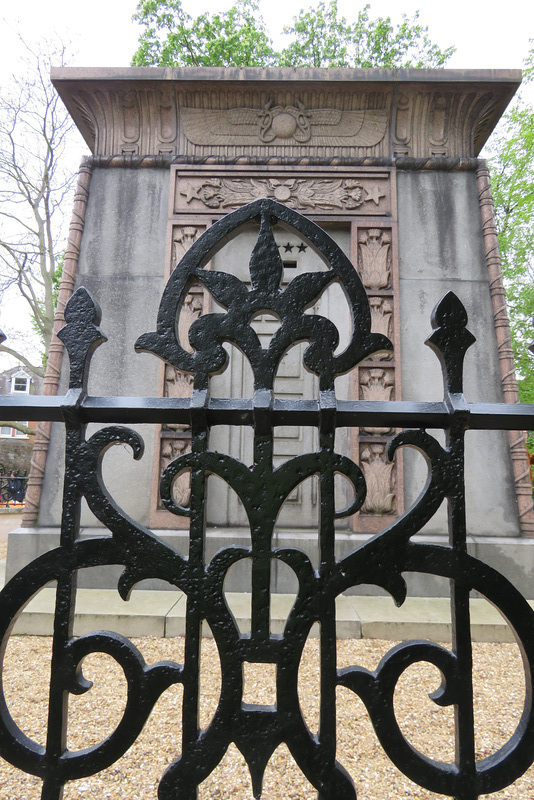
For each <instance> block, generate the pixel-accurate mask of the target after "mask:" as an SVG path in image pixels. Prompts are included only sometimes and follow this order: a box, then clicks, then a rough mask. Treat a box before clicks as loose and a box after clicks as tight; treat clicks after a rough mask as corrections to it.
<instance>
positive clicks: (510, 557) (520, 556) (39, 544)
mask: <svg viewBox="0 0 534 800" xmlns="http://www.w3.org/2000/svg"><path fill="white" fill-rule="evenodd" d="M157 534H158V536H159V537H161V539H162V540H163V541H165V542H166V543H167V544H168V545H170V546H171V547H173V548H174V549H175V550H176V551H177V552H178V553H180V554H181V555H187V552H188V544H189V533H188V531H186V530H182V531H176V530H175V531H169V530H159V531H157ZM103 535H105V534H104V533H103V530H102V528H84V529H82V531H81V538H82V539H83V538H90V537H93V536H103ZM368 538H369V537H368V536H367V535H363V534H357V533H350V532H343V531H337V532H336V546H337V556H338V558H343V557H345V556H346V555H348V554H349V553H350V552H351V551H352V550H354V549H356V548H357V547H359V546H360V545H361V544H363V543H364V542H365V541H366V540H367V539H368ZM413 541H419V542H430V543H432V544H436V545H441V546H444V547H446V546H447V538H446V537H445V536H437V535H434V536H424V535H422V534H419V535H416V536H414V537H413ZM229 544H236V545H237V546H240V547H247V546H248V545H249V544H250V536H249V533H248V531H246V530H245V529H243V528H224V529H217V528H214V529H208V533H207V537H206V561H207V562H209V560H210V559H211V558H212V557H213V556H214V555H215V553H217V552H218V551H219V550H220V549H221V548H223V547H228V545H229ZM58 545H59V528H58V527H50V528H18V529H16V530H14V531H12V532H11V533H10V534H9V539H8V557H7V569H6V582H7V581H8V580H9V579H10V578H12V577H13V576H14V575H15V574H16V573H17V572H18V571H19V570H20V569H22V568H23V567H24V566H26V565H27V564H29V563H30V562H31V561H33V560H34V559H35V558H37V557H38V556H40V555H42V554H43V553H46V552H47V551H49V550H52V549H53V548H54V547H57V546H58ZM273 547H274V548H291V547H295V548H298V549H300V550H303V551H304V552H305V553H306V554H307V555H308V556H309V558H310V559H311V562H312V564H313V565H314V567H317V566H318V550H317V534H316V533H314V532H313V531H312V530H302V531H299V530H292V531H290V532H284V531H280V532H277V533H276V534H275V536H274V538H273ZM468 550H469V553H470V554H471V555H473V556H475V557H476V558H478V559H480V561H482V562H484V563H486V564H489V565H490V566H492V567H493V568H494V569H496V570H498V571H499V572H500V573H502V574H503V575H504V576H505V577H506V578H508V580H509V581H511V582H512V583H513V585H514V586H515V587H516V589H517V590H518V591H520V592H521V593H522V594H523V595H524V596H525V597H527V598H534V539H525V538H516V537H510V536H506V537H498V536H470V537H468ZM122 569H123V568H122V567H113V566H106V567H102V566H99V567H93V568H90V569H84V570H80V571H79V573H78V587H79V588H82V589H116V587H117V581H118V578H119V576H120V574H121V571H122ZM404 577H405V579H406V582H407V585H408V596H411V597H448V596H449V581H448V580H447V579H445V578H441V577H439V576H435V575H425V574H420V573H417V574H416V573H409V574H405V576H404ZM250 587H251V576H250V561H249V560H247V559H244V560H243V561H241V562H239V563H238V564H237V565H234V567H233V568H232V569H230V570H229V572H228V575H227V578H226V580H225V586H224V588H225V591H226V592H237V593H240V592H250ZM137 588H138V589H141V590H148V591H164V590H169V591H178V590H177V588H176V587H175V586H171V585H170V584H169V583H167V582H164V581H161V580H157V579H154V580H145V581H143V582H142V583H141V584H139V585H138V587H137ZM271 589H272V591H273V592H274V593H275V594H294V593H296V591H297V580H296V577H295V575H294V573H293V572H292V571H291V569H290V568H289V567H288V566H287V565H285V564H283V563H281V562H279V561H276V560H274V559H273V561H272V581H271ZM347 594H352V595H359V596H380V595H382V596H385V595H386V593H385V591H384V590H382V589H380V588H378V587H376V586H372V585H368V584H365V585H362V586H356V587H354V588H352V589H350V590H349V591H348V592H347Z"/></svg>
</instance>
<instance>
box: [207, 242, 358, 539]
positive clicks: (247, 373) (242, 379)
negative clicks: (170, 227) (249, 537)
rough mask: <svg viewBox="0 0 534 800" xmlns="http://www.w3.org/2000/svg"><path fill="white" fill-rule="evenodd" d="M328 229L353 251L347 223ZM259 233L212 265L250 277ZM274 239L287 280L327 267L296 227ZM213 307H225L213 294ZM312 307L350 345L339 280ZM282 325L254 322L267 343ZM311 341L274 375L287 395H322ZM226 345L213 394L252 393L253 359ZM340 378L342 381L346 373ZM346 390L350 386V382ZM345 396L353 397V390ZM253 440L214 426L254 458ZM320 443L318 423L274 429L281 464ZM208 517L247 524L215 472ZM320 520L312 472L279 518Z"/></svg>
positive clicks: (296, 522) (221, 439) (262, 318)
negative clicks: (309, 353) (306, 356)
mask: <svg viewBox="0 0 534 800" xmlns="http://www.w3.org/2000/svg"><path fill="white" fill-rule="evenodd" d="M329 233H330V235H331V236H332V237H333V238H334V239H335V240H336V241H337V243H338V244H340V246H341V247H342V248H343V249H344V251H345V252H346V253H349V252H350V234H349V230H348V229H347V228H345V229H344V230H343V229H338V230H336V229H333V230H329ZM256 237H257V231H250V232H248V233H245V234H241V235H240V236H239V237H238V238H237V239H235V240H234V242H232V243H231V244H230V245H228V246H226V247H225V248H223V250H221V251H220V252H219V253H218V254H217V255H216V256H215V258H214V259H213V261H212V269H214V270H220V271H224V272H232V273H233V274H235V275H236V277H238V278H239V279H240V280H242V281H245V282H249V280H250V277H249V271H248V263H249V259H250V255H251V252H252V248H253V246H254V244H255V241H256ZM275 239H276V243H277V244H278V245H279V251H280V255H281V258H282V261H283V263H284V277H283V285H284V284H288V283H289V282H290V281H291V280H293V278H295V277H296V276H297V275H300V274H302V273H305V272H317V271H324V270H326V269H327V267H326V265H325V264H324V262H323V261H322V259H321V258H320V257H319V256H318V255H317V254H316V253H315V252H314V251H313V250H312V248H311V247H310V246H309V245H307V244H306V243H305V242H303V241H302V240H301V239H299V237H298V236H297V235H296V234H295V233H293V232H288V231H285V230H283V229H280V230H277V231H276V234H275ZM211 310H215V311H221V312H223V311H224V309H221V308H220V307H219V306H217V304H216V303H215V301H213V300H212V301H211ZM307 313H312V314H313V313H320V314H322V315H323V316H326V317H328V318H329V319H332V320H333V321H335V323H336V325H337V326H338V330H339V333H340V344H339V348H338V349H339V351H340V350H341V349H343V348H344V347H345V346H346V343H347V342H348V339H349V335H350V328H349V325H350V320H349V314H348V308H347V304H346V302H345V299H344V296H343V292H342V290H341V289H340V287H339V286H338V285H337V284H333V285H332V286H330V287H329V288H328V289H327V290H326V291H325V292H324V294H323V295H322V296H321V298H320V299H319V300H318V302H317V303H316V304H315V305H314V306H313V307H311V308H310V309H309V310H308V312H307ZM278 325H279V322H278V320H277V319H276V318H274V317H273V316H272V315H270V314H261V315H259V316H258V317H257V318H256V320H255V321H254V325H253V326H254V328H255V330H256V332H257V334H258V335H259V337H260V340H261V341H262V343H263V342H265V345H266V346H267V345H268V343H269V341H270V338H271V336H272V335H273V333H274V332H275V331H276V330H277V327H278ZM306 346H307V345H306V343H301V344H298V345H296V346H294V347H292V348H291V349H290V350H288V351H287V352H286V354H285V356H284V357H283V359H282V361H281V363H280V366H279V369H278V373H277V377H276V381H275V395H276V396H277V397H283V398H286V399H300V398H307V399H313V398H317V397H318V381H317V378H316V376H315V375H313V374H312V373H310V372H308V370H307V369H306V368H305V366H304V363H303V353H304V350H305V349H306ZM226 347H227V350H228V353H229V356H230V361H229V365H228V367H227V369H226V370H225V372H223V373H222V374H221V375H219V376H217V377H215V378H213V379H212V384H211V388H212V396H213V397H217V396H220V397H230V396H232V397H252V390H253V385H252V374H251V370H250V367H249V365H248V362H247V361H246V359H245V358H244V357H243V355H242V354H241V353H240V352H239V351H238V350H237V348H235V347H233V346H231V345H227V346H226ZM339 380H341V382H343V380H344V379H343V378H341V379H339ZM341 391H342V392H343V390H341ZM345 391H346V392H347V391H348V388H347V389H345ZM343 396H344V395H343ZM346 396H347V397H348V394H347V395H346ZM252 441H253V436H252V430H251V429H250V428H246V427H243V428H233V429H232V430H231V431H230V430H229V428H228V427H225V428H224V429H222V428H221V429H218V428H217V427H215V428H213V429H212V432H211V436H210V447H211V449H213V450H218V451H220V452H225V453H228V454H230V455H231V456H233V457H234V458H238V459H240V460H241V461H243V462H244V463H246V464H250V463H251V462H252V455H253V454H252ZM317 447H318V434H317V429H316V428H313V427H307V426H285V427H278V428H276V429H275V439H274V456H275V465H276V466H279V465H280V464H282V463H283V462H284V461H287V460H288V459H290V458H293V457H294V456H296V455H299V454H300V453H305V452H310V451H311V450H316V449H317ZM340 502H342V501H340ZM207 521H208V525H217V526H219V525H220V526H223V527H228V526H230V527H232V526H238V527H241V526H246V525H247V519H246V515H245V512H244V510H243V508H242V506H241V504H240V502H239V500H238V498H237V496H236V495H235V494H234V492H232V491H231V490H230V489H229V487H228V486H227V485H226V484H225V483H224V482H222V481H221V480H219V479H217V478H215V477H211V478H210V479H209V482H208V503H207ZM317 524H318V487H317V479H316V478H315V477H313V478H310V479H308V480H306V481H304V482H303V483H301V484H300V486H298V487H297V488H296V489H295V490H294V491H293V493H292V494H291V495H290V496H289V498H288V499H287V500H286V502H285V504H284V506H283V507H282V510H281V513H280V516H279V518H278V527H282V528H292V529H298V528H303V529H304V528H315V527H317Z"/></svg>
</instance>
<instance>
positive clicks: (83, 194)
mask: <svg viewBox="0 0 534 800" xmlns="http://www.w3.org/2000/svg"><path fill="white" fill-rule="evenodd" d="M90 183H91V165H90V163H82V165H81V166H80V171H79V173H78V182H77V185H76V192H75V194H74V204H73V209H72V219H71V222H70V227H69V235H68V238H67V246H66V250H65V260H64V263H63V273H62V276H61V283H60V286H59V294H58V301H57V307H56V314H55V317H54V331H53V333H52V341H51V342H50V348H49V350H48V359H47V362H46V373H45V377H44V385H43V394H45V395H55V394H57V389H58V384H59V376H60V371H61V360H62V357H63V342H62V341H61V339H58V337H57V335H56V334H57V332H58V331H59V330H61V328H62V327H63V325H64V324H65V317H64V313H63V312H64V310H65V306H66V304H67V302H68V300H69V298H70V296H71V294H72V292H73V289H74V281H75V277H76V269H77V266H78V256H79V254H80V242H81V239H82V233H83V226H84V222H85V210H86V208H87V198H88V196H89V184H90ZM51 425H52V423H50V422H40V423H39V424H38V425H37V433H36V434H35V442H34V445H33V450H32V458H31V465H30V474H29V476H28V489H27V491H26V498H25V510H24V514H23V517H22V525H23V527H26V528H31V527H33V526H34V525H36V524H37V518H38V515H39V501H40V499H41V489H42V486H43V479H44V471H45V465H46V456H47V453H48V444H49V441H50V429H51Z"/></svg>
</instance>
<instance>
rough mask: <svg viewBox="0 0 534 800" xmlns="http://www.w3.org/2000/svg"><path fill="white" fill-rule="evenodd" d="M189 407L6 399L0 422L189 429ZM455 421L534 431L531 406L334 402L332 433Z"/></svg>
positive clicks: (300, 404)
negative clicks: (75, 420)
mask: <svg viewBox="0 0 534 800" xmlns="http://www.w3.org/2000/svg"><path fill="white" fill-rule="evenodd" d="M190 404H191V401H190V399H189V398H178V399H177V398H171V397H93V396H87V397H85V398H84V399H83V400H82V402H81V403H80V404H79V405H78V406H77V407H76V405H73V404H72V403H71V402H70V398H68V397H65V396H51V397H49V396H44V395H40V396H31V395H30V396H28V395H26V396H25V397H20V396H13V395H8V396H4V397H0V417H1V418H2V419H3V420H5V421H6V422H12V421H20V420H30V421H38V420H45V421H51V422H61V421H63V420H64V418H65V414H67V413H68V414H69V416H70V415H72V412H73V411H75V410H77V411H78V413H79V414H80V419H81V420H83V421H84V422H99V423H130V424H132V423H143V422H146V423H158V422H160V423H174V424H176V423H181V424H189V423H190ZM195 413H196V414H198V409H196V410H195ZM270 413H271V421H272V425H311V426H317V425H318V424H319V420H320V415H321V410H320V405H319V401H317V400H281V399H275V400H274V402H273V407H272V410H271V412H270ZM455 415H457V416H458V418H462V419H465V426H466V427H467V428H470V429H472V430H534V404H522V405H521V404H512V403H466V404H465V409H460V410H458V411H457V412H454V411H452V410H449V408H448V406H447V405H446V403H444V402H432V403H424V402H416V401H406V400H403V401H388V402H379V401H367V402H366V401H362V400H338V401H337V404H336V427H338V428H343V427H359V426H362V427H364V426H366V427H368V426H372V427H383V426H384V425H387V426H388V427H392V428H449V427H450V426H451V424H452V420H453V419H454V418H455ZM206 417H207V421H208V423H209V424H210V425H253V424H254V404H253V401H252V400H249V399H245V400H240V399H219V398H211V399H210V401H209V404H208V406H207V408H206Z"/></svg>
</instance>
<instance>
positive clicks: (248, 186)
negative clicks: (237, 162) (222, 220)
mask: <svg viewBox="0 0 534 800" xmlns="http://www.w3.org/2000/svg"><path fill="white" fill-rule="evenodd" d="M386 189H387V185H386V184H382V183H379V182H378V181H376V180H375V181H372V182H371V181H369V180H360V179H359V178H338V179H336V178H332V179H330V178H317V179H313V178H282V177H280V178H278V177H272V178H271V177H269V178H252V177H251V178H218V177H213V178H209V179H207V180H203V179H202V178H200V179H199V178H197V179H195V178H190V179H188V180H182V181H180V183H179V187H178V194H179V196H180V197H183V198H184V199H185V206H186V208H187V207H188V206H189V205H190V204H191V203H194V202H195V201H196V202H198V203H201V204H202V205H204V206H206V207H207V208H212V209H217V210H219V209H221V210H223V209H224V210H226V209H228V208H239V207H240V206H243V205H246V204H247V203H250V202H252V201H254V200H260V199H262V198H264V197H265V198H270V199H272V200H277V201H278V202H279V203H284V204H285V205H287V206H288V207H289V208H293V209H296V210H305V209H308V210H317V211H335V210H338V211H354V210H356V209H358V208H361V207H364V208H365V210H366V212H367V211H370V212H371V213H372V211H373V210H376V211H378V210H379V211H380V212H381V213H383V211H382V208H383V206H384V207H385V203H384V202H382V201H383V198H387V197H388V194H387V191H386ZM388 200H389V198H388ZM388 200H386V201H385V202H388Z"/></svg>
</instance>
